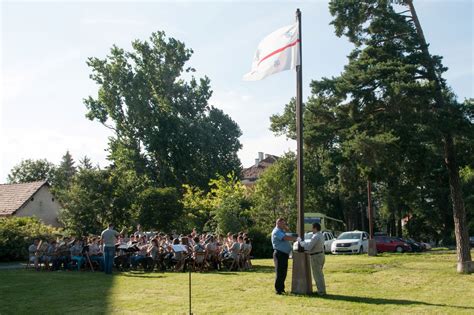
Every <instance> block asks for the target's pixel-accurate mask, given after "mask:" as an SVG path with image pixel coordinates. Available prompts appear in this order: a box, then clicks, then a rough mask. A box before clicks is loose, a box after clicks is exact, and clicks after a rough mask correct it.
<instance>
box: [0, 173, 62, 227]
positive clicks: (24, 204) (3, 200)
mask: <svg viewBox="0 0 474 315" xmlns="http://www.w3.org/2000/svg"><path fill="white" fill-rule="evenodd" d="M59 209H61V204H60V203H59V202H58V201H57V200H56V198H54V196H53V194H52V193H51V190H50V186H49V184H48V183H47V182H46V181H41V182H31V183H21V184H2V185H0V217H11V216H15V217H36V218H38V219H40V220H41V221H43V222H44V223H45V224H49V225H52V226H60V224H59V222H58V214H59Z"/></svg>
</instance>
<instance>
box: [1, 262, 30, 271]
mask: <svg viewBox="0 0 474 315" xmlns="http://www.w3.org/2000/svg"><path fill="white" fill-rule="evenodd" d="M21 268H23V269H24V268H26V263H24V262H8V263H0V270H8V269H21Z"/></svg>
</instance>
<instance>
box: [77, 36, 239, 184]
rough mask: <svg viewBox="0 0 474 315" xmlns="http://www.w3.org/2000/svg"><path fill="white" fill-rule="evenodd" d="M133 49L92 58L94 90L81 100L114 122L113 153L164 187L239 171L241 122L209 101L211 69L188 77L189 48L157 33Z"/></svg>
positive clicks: (94, 116) (91, 112) (93, 114)
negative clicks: (94, 93) (199, 76)
mask: <svg viewBox="0 0 474 315" xmlns="http://www.w3.org/2000/svg"><path fill="white" fill-rule="evenodd" d="M132 48H133V49H132V51H129V52H126V51H125V50H123V49H121V48H118V47H117V46H113V47H112V49H111V51H110V55H109V56H107V57H106V58H105V59H99V58H89V59H88V62H87V64H88V66H89V67H91V69H92V74H91V76H90V77H91V79H92V80H94V81H95V82H96V83H97V84H98V85H99V91H98V95H97V97H95V98H93V97H88V98H87V99H85V100H84V103H85V105H86V107H87V109H88V113H87V117H88V118H89V119H91V120H97V121H99V122H100V123H102V124H103V125H105V126H107V127H108V128H110V129H112V130H113V131H114V133H115V136H114V137H113V138H111V140H110V144H109V151H110V156H109V158H110V159H111V160H112V161H113V162H114V163H115V164H117V163H122V164H126V165H128V166H127V167H128V168H129V169H133V170H135V171H136V172H137V174H139V175H142V174H146V175H147V176H148V177H149V178H150V179H152V180H153V181H154V182H156V183H157V184H158V185H159V186H160V187H166V186H174V187H178V188H180V187H181V185H182V184H190V185H192V186H198V187H201V188H207V184H208V181H209V179H210V178H212V177H214V176H215V175H216V174H228V173H230V172H233V171H234V172H238V171H239V169H240V161H239V159H238V157H237V151H238V150H239V149H240V148H241V144H240V142H239V140H238V138H239V137H240V135H241V131H240V128H239V127H238V125H237V124H236V123H235V122H234V121H233V120H232V119H231V118H230V117H229V116H228V115H226V114H225V113H224V112H223V111H221V110H219V109H217V108H215V107H213V106H212V105H209V103H208V101H209V98H210V97H211V94H212V91H211V88H210V81H209V79H208V78H207V77H204V78H202V79H199V80H197V79H196V78H194V77H191V79H190V80H189V81H185V80H184V79H183V78H182V74H183V72H186V73H189V72H192V71H193V69H192V68H189V67H188V68H186V69H185V64H186V63H187V62H188V60H189V59H190V57H191V55H192V50H191V49H188V48H186V47H185V45H184V43H182V42H180V41H178V40H176V39H174V38H166V36H165V33H164V32H155V33H152V35H151V37H150V38H149V41H140V40H135V41H134V42H132Z"/></svg>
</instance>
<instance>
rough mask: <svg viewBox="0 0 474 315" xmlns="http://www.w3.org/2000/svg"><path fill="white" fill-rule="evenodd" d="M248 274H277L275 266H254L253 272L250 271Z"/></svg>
mask: <svg viewBox="0 0 474 315" xmlns="http://www.w3.org/2000/svg"><path fill="white" fill-rule="evenodd" d="M247 272H256V273H274V272H275V267H273V266H259V265H253V267H252V269H251V270H248V271H247Z"/></svg>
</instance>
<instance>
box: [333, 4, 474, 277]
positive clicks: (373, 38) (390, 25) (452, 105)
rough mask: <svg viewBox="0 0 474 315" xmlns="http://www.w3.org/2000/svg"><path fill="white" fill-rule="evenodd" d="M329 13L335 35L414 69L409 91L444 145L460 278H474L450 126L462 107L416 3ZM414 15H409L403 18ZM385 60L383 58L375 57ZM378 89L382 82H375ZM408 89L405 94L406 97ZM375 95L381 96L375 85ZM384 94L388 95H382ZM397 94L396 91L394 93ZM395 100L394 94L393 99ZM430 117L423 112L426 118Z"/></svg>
mask: <svg viewBox="0 0 474 315" xmlns="http://www.w3.org/2000/svg"><path fill="white" fill-rule="evenodd" d="M392 3H396V4H399V5H402V6H405V7H407V8H408V10H407V11H404V12H396V11H395V9H394V7H393V5H392ZM330 11H331V14H332V15H333V16H335V19H334V21H333V22H332V23H333V24H334V26H335V27H336V34H337V35H338V36H341V35H342V34H344V35H347V36H348V38H349V39H350V40H351V41H352V42H353V43H354V44H355V45H356V46H358V47H365V48H364V50H365V51H367V50H368V48H375V50H377V49H376V48H378V47H380V46H382V47H383V46H393V47H395V48H396V49H397V50H399V52H400V53H402V54H404V55H401V56H400V57H401V58H400V60H401V61H403V63H401V64H400V65H399V67H403V66H410V67H411V69H412V70H413V74H415V76H412V78H411V79H410V80H404V81H405V82H407V83H408V84H410V86H411V87H414V88H416V87H418V91H417V93H416V94H415V95H414V96H417V97H419V98H420V99H421V98H422V99H424V100H425V102H426V103H427V104H430V105H431V108H429V109H430V110H431V111H432V112H434V114H435V117H434V118H435V119H434V120H433V121H434V124H435V126H436V127H438V128H439V130H440V131H441V134H440V135H438V136H439V139H442V140H443V145H444V160H445V166H446V169H447V172H448V176H449V186H450V194H451V199H452V209H453V217H454V225H455V234H456V243H457V254H458V271H459V272H462V273H469V272H472V270H473V269H474V267H473V264H472V260H471V254H470V249H469V238H468V233H467V225H466V213H465V209H464V201H463V198H462V187H461V183H460V178H459V167H458V163H457V161H456V150H455V143H454V137H453V133H454V130H453V129H452V125H451V124H450V123H449V122H450V121H452V119H453V118H452V117H453V115H456V114H457V112H459V110H460V106H459V104H457V102H456V101H455V100H454V98H453V96H452V95H451V93H450V92H449V90H448V88H447V86H446V82H445V80H444V79H442V73H443V72H444V71H446V68H444V67H443V65H442V63H441V58H440V57H439V56H432V55H431V54H430V53H429V50H428V44H427V42H426V40H425V37H424V34H423V30H422V28H421V23H420V21H419V20H418V17H417V14H416V11H415V8H414V5H413V1H412V0H400V1H387V0H368V1H361V2H357V3H355V2H350V3H347V2H345V1H337V0H334V1H331V2H330ZM406 12H410V15H408V16H407V15H405V14H404V13H406ZM373 58H376V59H379V60H380V62H382V60H381V59H383V58H384V56H383V55H382V56H380V55H378V56H373ZM371 82H373V83H375V84H377V83H378V82H379V81H378V80H371ZM406 88H407V87H405V88H404V89H402V90H401V91H406ZM372 90H373V91H375V90H377V86H376V85H374V88H373V89H372ZM379 91H380V92H382V93H383V92H384V91H383V89H382V90H380V89H379ZM395 92H396V91H395ZM391 94H392V95H393V94H394V93H391ZM427 112H428V111H427V110H425V111H424V114H426V113H427Z"/></svg>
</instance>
